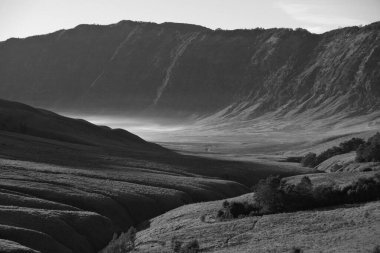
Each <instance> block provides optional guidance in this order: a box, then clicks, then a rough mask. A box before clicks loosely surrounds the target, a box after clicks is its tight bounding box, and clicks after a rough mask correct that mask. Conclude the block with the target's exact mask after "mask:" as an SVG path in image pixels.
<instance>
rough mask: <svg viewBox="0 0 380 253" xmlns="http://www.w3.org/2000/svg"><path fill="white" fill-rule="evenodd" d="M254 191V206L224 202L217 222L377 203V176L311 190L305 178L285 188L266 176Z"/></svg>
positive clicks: (379, 184) (379, 181)
mask: <svg viewBox="0 0 380 253" xmlns="http://www.w3.org/2000/svg"><path fill="white" fill-rule="evenodd" d="M254 191H255V195H254V201H255V204H247V203H237V202H233V203H229V202H227V201H225V202H224V203H223V208H222V209H220V210H219V211H218V214H217V216H218V218H220V219H233V218H238V217H240V216H247V215H250V216H255V215H263V214H272V213H279V212H294V211H299V210H307V209H311V208H317V207H324V206H331V205H340V204H351V203H360V202H366V201H373V200H378V199H380V173H377V174H375V176H374V177H371V178H359V179H358V180H357V181H355V182H353V183H352V184H350V185H348V186H345V187H338V186H337V185H335V184H329V185H318V186H313V184H312V182H311V180H310V178H309V177H307V176H304V177H303V178H302V179H301V181H300V182H299V183H298V184H287V183H286V182H285V181H283V180H281V179H280V178H279V177H278V176H276V177H274V176H270V177H268V178H266V179H263V180H260V182H259V183H258V184H257V185H256V187H255V189H254Z"/></svg>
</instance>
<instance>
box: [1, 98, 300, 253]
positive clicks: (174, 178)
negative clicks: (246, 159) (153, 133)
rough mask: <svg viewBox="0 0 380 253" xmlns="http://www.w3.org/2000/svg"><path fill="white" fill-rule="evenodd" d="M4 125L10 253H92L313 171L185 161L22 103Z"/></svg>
mask: <svg viewBox="0 0 380 253" xmlns="http://www.w3.org/2000/svg"><path fill="white" fill-rule="evenodd" d="M0 119H1V121H0V122H1V124H0V238H1V240H2V241H1V243H0V244H1V247H4V248H1V249H2V250H3V251H4V252H36V251H37V252H43V253H44V252H46V253H50V252H65V253H66V252H67V253H68V252H96V251H98V250H100V249H101V248H103V247H104V246H105V245H106V244H107V243H108V241H109V240H110V239H111V238H112V236H113V234H114V233H117V232H120V231H124V230H126V229H128V228H129V227H130V226H131V225H134V226H137V225H138V224H140V223H142V222H144V221H146V220H147V219H150V218H152V217H155V216H157V215H159V214H162V213H164V212H166V211H169V210H171V209H173V208H176V207H178V206H181V205H184V204H187V203H192V202H199V201H209V200H215V199H222V198H226V197H232V196H237V195H240V194H243V193H246V192H247V191H248V187H247V186H250V185H252V184H253V183H254V182H257V180H259V179H260V178H263V177H266V176H268V175H269V174H274V173H275V174H282V175H283V176H286V175H295V174H299V173H304V172H305V171H308V170H307V169H301V168H298V167H291V168H289V167H283V168H282V167H280V166H264V167H262V166H260V165H259V164H249V163H241V162H228V161H218V160H213V159H206V158H198V157H192V156H184V155H180V154H177V153H174V152H172V151H170V150H167V149H165V148H162V147H160V146H159V145H157V144H153V143H149V142H146V141H144V140H142V139H141V138H139V137H137V136H135V135H133V134H131V133H129V132H127V131H125V130H117V129H110V128H108V127H102V126H96V125H93V124H91V123H89V122H86V121H84V120H78V119H71V118H67V117H63V116H60V115H58V114H55V113H52V112H49V111H46V110H42V109H36V108H33V107H30V106H27V105H24V104H20V103H16V102H9V101H4V100H1V101H0ZM228 175H229V180H226V178H227V176H228ZM230 180H234V181H230ZM245 185H246V186H245ZM33 250H34V251H33Z"/></svg>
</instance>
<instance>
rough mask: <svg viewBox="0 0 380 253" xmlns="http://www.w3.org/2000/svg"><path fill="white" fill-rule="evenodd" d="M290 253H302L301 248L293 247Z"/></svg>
mask: <svg viewBox="0 0 380 253" xmlns="http://www.w3.org/2000/svg"><path fill="white" fill-rule="evenodd" d="M291 252H292V253H302V252H303V251H302V249H300V248H297V247H293V248H292V250H291Z"/></svg>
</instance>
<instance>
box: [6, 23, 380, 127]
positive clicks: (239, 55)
mask: <svg viewBox="0 0 380 253" xmlns="http://www.w3.org/2000/svg"><path fill="white" fill-rule="evenodd" d="M379 45H380V23H379V22H377V23H373V24H370V25H367V26H363V27H347V28H342V29H337V30H333V31H330V32H326V33H323V34H313V33H310V32H308V31H307V30H304V29H295V30H293V29H283V28H273V29H261V28H257V29H252V30H231V31H229V30H220V29H217V30H211V29H208V28H205V27H201V26H196V25H189V24H176V23H162V24H155V23H145V22H133V21H121V22H119V23H117V24H113V25H107V26H101V25H79V26H77V27H75V28H73V29H69V30H60V31H57V32H54V33H51V34H47V35H40V36H33V37H29V38H25V39H15V38H12V39H8V40H6V41H3V42H1V43H0V97H1V98H3V99H8V100H14V101H19V102H24V103H27V104H30V105H32V106H38V107H43V108H47V109H53V110H56V111H66V112H82V113H113V114H122V115H148V116H152V115H154V116H160V117H161V116H162V117H167V118H180V119H182V118H188V117H193V118H194V117H197V118H199V117H206V116H208V117H210V116H212V115H214V116H215V117H217V118H223V119H236V118H238V119H239V120H249V119H252V118H256V117H259V116H263V115H266V114H268V113H271V114H273V117H283V118H287V117H292V116H297V115H301V114H302V115H304V116H305V117H308V116H309V117H313V118H315V119H318V118H321V117H322V118H323V117H331V116H334V115H336V114H341V113H343V114H344V117H356V116H358V115H367V114H373V113H376V112H379V109H380V85H379V84H380V72H379V71H378V69H379V68H380V46H379Z"/></svg>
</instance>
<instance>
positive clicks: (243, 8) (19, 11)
mask: <svg viewBox="0 0 380 253" xmlns="http://www.w3.org/2000/svg"><path fill="white" fill-rule="evenodd" d="M120 20H136V21H152V22H158V23H161V22H166V21H170V22H181V23H192V24H199V25H203V26H206V27H209V28H223V29H235V28H255V27H264V28H270V27H290V28H296V27H302V28H306V29H308V30H310V31H311V32H315V33H321V32H324V31H327V30H331V29H335V28H338V27H343V26H352V25H360V24H363V25H365V24H368V23H371V22H374V21H379V20H380V0H312V1H311V0H262V1H259V0H0V41H2V40H5V39H8V38H10V37H20V38H23V37H27V36H30V35H35V34H44V33H49V32H53V31H56V30H59V29H63V28H64V29H67V28H72V27H75V26H76V25H78V24H83V23H86V24H111V23H116V22H119V21H120Z"/></svg>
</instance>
